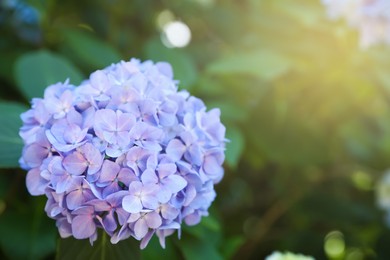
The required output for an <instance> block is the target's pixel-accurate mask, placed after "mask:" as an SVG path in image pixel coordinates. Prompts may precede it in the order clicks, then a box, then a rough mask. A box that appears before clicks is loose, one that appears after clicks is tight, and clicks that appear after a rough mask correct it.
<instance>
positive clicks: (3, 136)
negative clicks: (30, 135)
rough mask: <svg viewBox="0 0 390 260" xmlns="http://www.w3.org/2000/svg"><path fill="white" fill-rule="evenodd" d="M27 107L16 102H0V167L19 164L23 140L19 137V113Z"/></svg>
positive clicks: (20, 124)
mask: <svg viewBox="0 0 390 260" xmlns="http://www.w3.org/2000/svg"><path fill="white" fill-rule="evenodd" d="M26 110H27V108H26V107H25V106H23V105H21V104H18V103H11V102H0V111H2V112H1V113H0V122H1V124H0V167H2V168H10V167H17V166H18V165H19V163H18V159H19V157H20V155H21V153H22V147H23V141H22V139H21V138H20V137H19V128H20V127H21V126H22V121H21V120H20V114H21V113H22V112H24V111H26Z"/></svg>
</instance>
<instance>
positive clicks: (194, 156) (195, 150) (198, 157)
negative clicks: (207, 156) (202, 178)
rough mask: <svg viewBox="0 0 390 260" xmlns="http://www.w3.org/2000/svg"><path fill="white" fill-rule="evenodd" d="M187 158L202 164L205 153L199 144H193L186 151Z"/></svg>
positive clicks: (198, 164)
mask: <svg viewBox="0 0 390 260" xmlns="http://www.w3.org/2000/svg"><path fill="white" fill-rule="evenodd" d="M184 156H185V158H186V159H187V160H188V161H190V162H192V163H193V164H195V165H197V166H201V165H202V162H203V153H202V150H201V148H200V146H199V145H197V144H193V145H191V146H190V147H189V148H188V150H187V152H186V153H185V155H184Z"/></svg>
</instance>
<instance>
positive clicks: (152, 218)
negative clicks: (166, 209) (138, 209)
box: [144, 211, 162, 228]
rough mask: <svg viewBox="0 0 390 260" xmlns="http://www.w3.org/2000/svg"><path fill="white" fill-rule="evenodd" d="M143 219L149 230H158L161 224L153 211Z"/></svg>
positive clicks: (158, 216)
mask: <svg viewBox="0 0 390 260" xmlns="http://www.w3.org/2000/svg"><path fill="white" fill-rule="evenodd" d="M144 219H145V221H146V224H147V225H148V227H150V228H158V227H159V226H161V224H162V220H161V217H160V215H159V214H158V213H156V212H154V211H152V212H149V213H147V214H146V215H145V216H144Z"/></svg>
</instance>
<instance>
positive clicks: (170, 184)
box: [163, 175, 187, 193]
mask: <svg viewBox="0 0 390 260" xmlns="http://www.w3.org/2000/svg"><path fill="white" fill-rule="evenodd" d="M163 184H164V186H165V187H167V188H169V190H170V191H171V192H172V193H176V192H179V191H181V190H182V189H184V188H185V187H186V186H187V181H186V180H185V179H184V178H183V177H181V176H179V175H170V176H168V177H166V178H165V179H164V180H163Z"/></svg>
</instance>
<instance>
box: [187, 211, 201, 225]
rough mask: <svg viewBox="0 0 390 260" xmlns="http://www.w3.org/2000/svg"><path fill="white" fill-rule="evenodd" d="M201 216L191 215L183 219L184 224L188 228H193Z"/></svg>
mask: <svg viewBox="0 0 390 260" xmlns="http://www.w3.org/2000/svg"><path fill="white" fill-rule="evenodd" d="M200 219H201V216H200V215H199V214H198V213H192V214H191V215H188V216H187V217H185V218H184V222H185V223H186V224H187V225H188V226H194V225H196V224H198V223H199V222H200Z"/></svg>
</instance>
